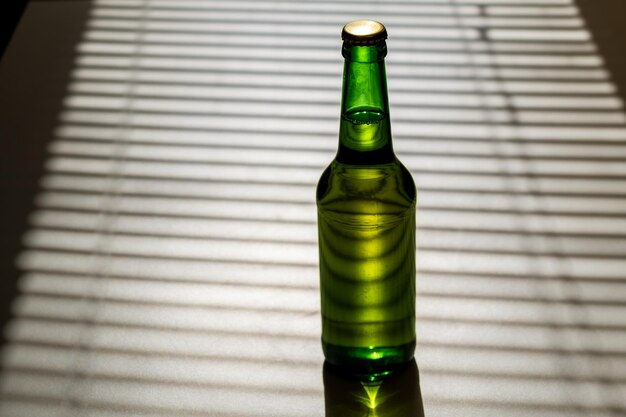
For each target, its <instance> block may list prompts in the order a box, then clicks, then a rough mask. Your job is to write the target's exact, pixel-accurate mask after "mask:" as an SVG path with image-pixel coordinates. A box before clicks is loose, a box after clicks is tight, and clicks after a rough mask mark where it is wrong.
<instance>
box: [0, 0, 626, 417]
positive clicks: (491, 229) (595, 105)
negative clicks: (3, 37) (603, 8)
mask: <svg viewBox="0 0 626 417" xmlns="http://www.w3.org/2000/svg"><path fill="white" fill-rule="evenodd" d="M363 17H367V18H372V19H375V20H379V21H381V22H383V23H384V24H385V25H386V27H387V30H388V32H389V39H388V42H387V45H388V48H389V54H388V57H387V59H386V62H387V74H388V85H389V98H390V105H391V117H392V131H393V143H394V148H395V150H396V153H397V155H398V157H399V158H400V159H401V160H402V161H403V163H404V164H405V165H406V166H407V168H409V170H410V171H411V172H412V175H413V177H414V179H415V182H416V185H417V188H418V255H417V256H418V270H419V272H418V280H417V283H418V284H417V285H418V295H417V323H418V324H417V335H418V341H417V349H416V360H415V361H414V362H412V363H410V364H409V365H408V366H407V368H406V369H404V370H403V371H402V372H400V374H399V375H396V376H395V377H394V378H391V379H390V380H389V381H384V382H383V383H382V385H375V386H373V385H372V386H370V385H368V384H364V383H361V382H359V381H354V380H351V379H350V378H346V377H344V376H342V375H340V374H337V373H335V372H333V371H332V370H329V369H328V367H326V368H325V367H324V359H323V355H322V351H321V345H320V340H319V336H320V331H321V330H320V309H319V283H318V280H319V277H318V265H317V262H318V258H317V257H318V253H317V228H316V209H315V200H314V189H315V184H316V182H317V179H318V178H319V175H320V174H321V172H322V170H323V169H324V167H325V166H326V165H327V164H328V163H329V162H330V161H331V160H332V158H333V156H334V153H335V151H336V148H337V129H338V119H339V100H340V90H341V71H342V57H341V53H340V47H341V40H340V32H341V27H342V25H343V24H344V23H346V22H348V21H350V20H354V19H356V18H363ZM0 87H1V88H2V90H1V91H2V94H0V96H1V97H0V110H1V115H0V117H1V119H0V122H1V125H0V128H1V129H2V130H1V133H2V135H3V136H4V137H3V138H2V141H3V142H5V144H4V145H3V146H7V147H9V148H10V149H11V151H12V152H15V153H16V154H18V155H20V158H18V159H16V158H12V159H13V160H9V159H10V158H8V157H7V156H6V155H8V154H6V153H5V157H6V159H7V160H6V161H3V163H5V164H7V166H10V169H11V170H13V171H11V172H14V174H11V176H10V178H5V179H4V180H3V181H4V182H3V184H5V188H6V187H8V185H6V184H9V183H10V184H12V185H11V186H12V187H13V188H11V190H9V191H6V189H5V190H4V191H3V194H5V195H7V193H9V192H10V193H11V194H8V195H11V196H13V197H11V198H8V199H7V200H5V203H3V204H5V205H7V208H6V209H7V210H13V211H12V213H14V215H15V216H16V218H19V219H21V220H16V221H15V224H16V226H15V231H14V232H15V236H16V237H15V236H14V237H12V238H11V239H12V241H11V242H13V243H11V244H13V245H14V246H15V248H16V249H15V252H16V253H15V256H14V257H13V256H11V257H10V259H9V260H8V261H7V262H8V263H9V264H10V266H8V267H7V268H6V270H7V271H9V270H12V269H11V268H14V269H15V271H16V272H15V273H16V274H17V275H16V277H15V278H16V284H15V292H16V295H15V296H12V302H11V304H10V309H11V319H10V320H8V322H7V324H6V326H5V328H4V337H5V343H4V346H3V349H2V357H1V362H0V364H1V369H2V371H1V373H0V414H1V415H2V416H25V415H28V416H33V417H37V416H68V415H71V416H75V415H76V416H77V415H81V416H130V415H133V416H165V415H167V416H171V415H176V416H226V417H239V416H241V417H243V416H277V417H278V416H280V417H298V416H307V417H314V416H324V415H326V416H327V417H330V416H340V415H341V416H351V415H355V416H364V415H371V416H374V415H376V416H381V417H382V416H419V415H422V414H425V415H427V416H430V417H439V416H464V417H471V416H490V415H493V416H499V417H526V416H542V417H546V416H549V417H565V416H567V417H583V416H585V417H586V416H594V417H609V416H610V417H615V416H623V415H626V333H625V332H624V329H626V272H625V271H626V243H625V242H626V240H624V237H625V236H626V216H625V214H624V213H626V182H625V180H624V178H625V177H626V164H624V161H625V160H626V115H625V113H624V109H623V103H622V100H621V99H620V97H619V95H618V90H617V88H616V85H615V83H614V82H613V81H612V78H611V73H610V71H609V70H608V69H607V67H606V66H605V62H604V60H603V57H602V56H601V54H600V53H599V52H598V48H597V45H596V43H595V42H594V39H593V37H592V34H591V32H590V31H589V29H588V28H587V26H586V23H585V20H584V17H583V16H582V15H581V13H580V10H579V7H578V6H577V4H576V3H574V2H572V1H570V0H532V1H531V0H524V1H522V0H450V1H447V0H419V1H417V0H415V1H409V0H387V1H370V0H366V1H356V0H336V1H327V0H323V1H306V0H296V1H286V0H279V1H265V0H233V1H222V0H179V1H175V0H94V1H92V2H79V1H76V2H73V1H56V2H31V3H30V5H29V6H28V8H27V10H26V13H25V15H24V17H23V19H22V22H21V23H20V26H19V27H18V31H17V33H16V35H15V37H14V39H13V42H12V44H11V45H10V46H9V49H8V50H7V54H6V55H5V57H4V59H3V61H2V63H1V65H0ZM20 187H22V188H20ZM23 188H24V189H25V188H27V189H28V190H31V191H32V193H29V192H21V191H20V190H22V189H23ZM13 199H14V201H15V202H14V203H13V202H12V201H13ZM9 206H10V207H9ZM11 207H13V209H12V208H11ZM16 207H17V208H16ZM24 207H26V208H28V210H27V212H23V208H24ZM16 213H17V214H16ZM19 213H22V215H21V217H20V216H18V215H19ZM20 225H21V226H20ZM22 226H23V227H22ZM7 227H8V226H7ZM18 229H19V230H18ZM12 230H13V229H12ZM11 236H13V235H11ZM7 274H8V273H7ZM5 276H7V277H8V278H7V279H10V277H9V276H8V275H6V274H5ZM422 401H423V411H422Z"/></svg>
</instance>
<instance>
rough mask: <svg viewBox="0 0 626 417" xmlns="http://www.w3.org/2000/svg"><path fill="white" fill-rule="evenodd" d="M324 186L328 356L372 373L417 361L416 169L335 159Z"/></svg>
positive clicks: (321, 228)
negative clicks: (409, 169)
mask: <svg viewBox="0 0 626 417" xmlns="http://www.w3.org/2000/svg"><path fill="white" fill-rule="evenodd" d="M317 191H318V194H317V207H318V232H319V233H318V238H319V251H320V288H321V303H322V346H323V349H324V354H325V356H326V359H327V360H328V361H329V362H331V363H333V364H335V365H344V366H349V367H353V368H361V369H364V370H368V372H371V371H374V370H376V369H378V368H380V369H384V368H386V367H387V366H389V365H393V364H398V363H403V362H406V361H408V360H410V359H411V358H412V357H413V352H414V349H415V208H416V191H415V185H414V184H413V180H412V178H411V176H410V174H409V172H408V171H407V170H406V168H405V167H404V166H403V165H402V164H401V163H400V162H399V161H398V160H397V159H394V160H393V161H392V162H389V163H384V164H375V165H349V164H344V163H341V162H338V161H333V162H332V163H331V165H330V166H329V167H328V168H327V169H326V171H325V172H324V174H323V175H322V177H321V179H320V181H319V183H318V190H317Z"/></svg>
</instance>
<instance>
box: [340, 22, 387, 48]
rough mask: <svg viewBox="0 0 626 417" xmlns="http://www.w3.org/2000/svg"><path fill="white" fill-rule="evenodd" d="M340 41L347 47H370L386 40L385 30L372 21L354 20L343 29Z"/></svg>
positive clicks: (380, 24)
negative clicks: (347, 45) (346, 44)
mask: <svg viewBox="0 0 626 417" xmlns="http://www.w3.org/2000/svg"><path fill="white" fill-rule="evenodd" d="M341 39H343V40H344V41H345V42H346V43H348V44H349V45H372V44H375V43H378V42H382V41H384V40H385V39H387V29H385V26H384V25H383V24H382V23H380V22H376V21H374V20H355V21H354V22H350V23H348V24H347V25H345V26H344V27H343V30H342V31H341Z"/></svg>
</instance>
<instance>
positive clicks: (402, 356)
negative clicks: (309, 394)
mask: <svg viewBox="0 0 626 417" xmlns="http://www.w3.org/2000/svg"><path fill="white" fill-rule="evenodd" d="M322 349H323V350H324V356H325V357H326V361H327V362H328V363H329V364H331V365H333V366H335V367H338V368H341V369H343V370H345V371H346V372H347V373H350V374H353V375H355V376H358V377H365V378H368V379H370V380H372V381H373V380H377V379H380V378H382V377H384V376H385V375H389V374H391V373H393V372H394V371H395V370H397V369H399V368H402V366H403V365H404V364H406V363H407V362H409V361H410V360H411V359H413V356H414V353H415V340H413V341H412V342H409V343H406V344H404V345H400V346H384V347H349V346H337V345H332V344H330V343H326V342H324V341H323V340H322Z"/></svg>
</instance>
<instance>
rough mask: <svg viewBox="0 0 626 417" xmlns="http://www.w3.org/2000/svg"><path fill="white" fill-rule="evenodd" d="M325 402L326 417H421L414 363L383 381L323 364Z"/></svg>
mask: <svg viewBox="0 0 626 417" xmlns="http://www.w3.org/2000/svg"><path fill="white" fill-rule="evenodd" d="M372 379H374V380H373V381H372ZM324 400H325V403H326V417H353V416H354V417H366V416H367V417H424V407H423V405H422V393H421V391H420V385H419V373H418V370H417V364H416V363H415V360H412V361H411V362H409V363H408V364H407V365H406V366H404V367H402V368H400V369H398V370H396V371H394V372H393V373H391V374H389V375H385V376H384V377H382V378H369V377H368V376H367V375H354V374H349V373H346V372H345V371H343V370H342V369H339V368H337V367H335V366H333V365H331V364H329V363H328V362H324Z"/></svg>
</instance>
